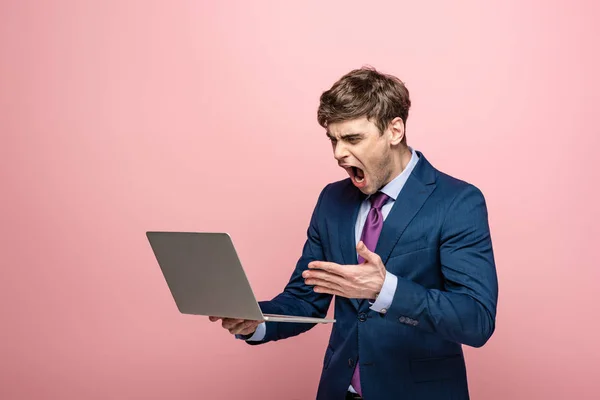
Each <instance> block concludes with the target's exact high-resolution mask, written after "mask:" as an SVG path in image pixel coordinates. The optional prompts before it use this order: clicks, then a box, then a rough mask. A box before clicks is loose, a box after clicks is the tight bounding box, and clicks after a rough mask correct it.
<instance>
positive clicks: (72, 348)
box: [0, 0, 600, 400]
mask: <svg viewBox="0 0 600 400" xmlns="http://www.w3.org/2000/svg"><path fill="white" fill-rule="evenodd" d="M216 3H217V2H216V1H215V2H209V1H204V2H202V1H170V2H167V1H152V2H150V1H142V0H139V1H126V2H125V1H96V2H90V1H76V0H73V1H55V2H50V1H38V2H33V1H18V0H14V1H2V2H1V5H0V50H1V57H0V132H1V135H2V141H1V144H0V156H1V157H0V160H1V161H0V162H1V164H0V166H1V169H0V172H1V175H0V177H1V188H2V202H1V205H2V207H1V212H0V226H1V227H2V231H1V233H0V235H1V240H0V246H1V248H0V250H1V255H2V257H1V270H0V274H1V275H0V324H1V329H0V398H2V399H29V398H31V399H33V398H36V399H41V398H44V399H109V398H110V399H167V398H178V399H195V398H210V399H231V398H238V397H239V396H245V397H244V398H252V399H254V398H256V399H258V398H261V399H309V398H314V393H315V391H316V388H317V384H318V378H319V374H320V368H321V365H322V360H323V353H324V349H325V346H326V342H327V337H328V334H329V329H330V327H327V326H319V327H317V328H315V329H313V330H312V331H310V332H308V333H307V334H304V335H301V336H300V337H297V338H294V339H292V340H287V341H282V342H277V343H274V344H270V345H267V346H261V347H250V346H246V345H245V344H244V343H242V342H239V341H235V340H234V339H233V338H232V337H231V336H229V334H228V333H227V332H225V331H223V330H222V329H221V328H220V326H219V325H217V324H211V323H209V322H208V320H207V319H206V318H204V317H192V316H184V315H181V314H179V313H178V312H177V310H176V308H175V305H174V303H173V300H172V298H171V296H170V293H169V292H168V289H167V286H166V284H165V282H164V280H163V277H162V275H161V272H160V269H159V268H158V266H157V264H156V261H155V259H154V258H153V255H152V253H151V250H150V248H149V246H148V243H147V241H146V238H145V235H144V232H145V231H146V230H158V229H165V230H191V231H204V230H208V231H210V230H217V231H228V232H230V233H231V235H232V236H233V238H234V240H235V242H236V244H237V245H238V246H239V251H240V256H241V258H242V260H243V262H244V264H245V266H246V267H247V270H248V275H249V278H250V280H251V282H252V284H253V285H254V287H255V290H256V292H257V296H258V297H259V298H260V299H267V298H270V297H271V296H274V295H275V294H277V293H278V292H279V291H280V290H281V289H282V288H283V285H284V284H285V283H286V282H287V279H288V277H289V276H290V274H291V272H292V269H293V268H294V265H295V262H296V259H297V258H298V256H299V255H300V251H301V247H302V244H303V241H304V237H305V232H306V227H307V224H308V220H309V217H310V213H311V211H312V208H313V206H314V204H315V201H316V198H317V195H318V194H319V191H320V190H321V188H322V187H323V186H324V185H325V184H326V183H328V182H330V181H333V180H338V179H342V178H344V177H345V173H344V171H342V170H341V169H340V168H338V167H337V166H336V164H335V162H334V160H333V157H332V154H331V151H330V146H329V145H328V143H327V141H326V138H325V135H324V132H323V130H322V129H321V128H320V127H319V126H318V125H317V122H316V108H317V105H318V97H319V95H320V93H321V92H322V91H323V90H326V89H327V88H329V87H330V85H331V84H332V83H333V82H334V81H335V80H336V79H338V78H339V77H340V76H341V75H342V74H344V73H346V72H348V71H349V70H350V69H353V68H357V67H360V66H362V65H363V64H370V65H373V66H375V67H377V68H378V69H380V70H382V71H383V72H389V73H393V74H395V75H397V76H399V77H400V78H401V79H403V80H404V81H405V82H406V84H407V86H408V88H409V90H410V91H411V94H412V99H413V109H412V110H411V114H410V117H409V119H408V126H407V135H408V140H409V144H410V145H412V146H414V147H415V148H417V149H418V150H421V151H423V152H424V154H425V155H426V156H427V157H428V159H429V160H430V161H431V162H432V163H433V164H434V166H436V167H438V168H440V169H442V170H443V171H445V172H447V173H450V174H452V175H455V176H457V177H460V178H462V179H465V180H468V181H470V182H472V183H474V184H476V185H477V186H478V187H480V188H481V189H482V190H483V192H484V194H485V195H486V198H487V201H488V206H489V212H490V222H491V227H492V234H493V239H494V245H495V251H496V260H497V267H498V275H499V280H500V301H499V307H498V317H497V330H496V333H495V335H494V336H493V337H492V339H491V340H490V341H489V342H488V344H487V345H486V346H485V347H483V348H481V349H471V348H466V356H467V362H468V372H469V379H470V388H471V393H472V397H473V398H474V399H486V400H495V399H502V400H505V399H575V398H577V399H592V398H598V397H597V396H598V395H599V394H598V393H599V392H600V379H599V378H598V364H599V362H600V340H598V337H599V336H600V335H599V334H598V332H597V331H598V328H599V322H598V321H599V317H600V309H599V304H600V302H599V301H598V295H597V294H596V293H597V287H598V279H599V278H600V273H599V272H598V261H597V251H596V249H597V247H598V243H597V242H596V240H595V239H598V237H600V235H599V233H600V232H599V218H598V217H599V212H598V204H600V196H599V194H598V189H597V185H598V183H599V182H600V176H599V175H600V174H599V172H600V162H599V161H598V155H597V148H598V146H599V145H600V139H599V133H600V132H599V131H598V121H597V117H596V115H597V112H598V111H597V108H598V105H599V104H600V95H599V93H600V85H599V84H600V78H598V75H597V74H598V71H600V62H599V60H598V43H597V38H598V37H599V36H600V28H599V26H598V24H597V18H598V16H599V7H598V6H597V3H596V2H594V1H591V0H589V1H576V2H570V1H562V2H559V1H550V2H541V1H525V2H523V1H516V0H512V1H502V2H500V1H497V2H494V5H491V4H490V3H485V4H484V2H481V1H475V0H470V1H461V2H456V1H446V2H442V1H437V2H398V1H379V2H372V3H368V2H364V1H329V2H321V1H302V2H295V5H292V3H291V2H289V3H288V2H285V3H286V4H285V5H283V4H281V3H283V2H279V1H272V2H268V3H267V2H257V1H252V2H250V1H248V2H246V1H238V2H225V1H224V2H219V3H220V5H215V4H216ZM211 4H212V5H211ZM267 384H268V385H269V387H268V388H267Z"/></svg>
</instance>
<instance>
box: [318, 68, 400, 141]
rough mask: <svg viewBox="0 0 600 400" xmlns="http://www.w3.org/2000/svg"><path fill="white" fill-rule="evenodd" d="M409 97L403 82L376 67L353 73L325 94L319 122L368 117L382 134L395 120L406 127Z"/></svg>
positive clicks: (319, 112)
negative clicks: (399, 119) (400, 120)
mask: <svg viewBox="0 0 600 400" xmlns="http://www.w3.org/2000/svg"><path fill="white" fill-rule="evenodd" d="M409 108H410V97H409V94H408V89H406V87H405V86H404V83H403V82H402V81H400V79H398V78H396V77H395V76H392V75H386V74H382V73H380V72H378V71H377V70H375V68H373V67H363V68H360V69H355V70H353V71H350V72H349V73H347V74H346V75H344V76H343V77H341V78H340V79H339V80H338V81H337V82H336V83H334V84H333V86H332V87H331V89H329V90H327V91H326V92H323V94H322V95H321V98H320V104H319V110H318V111H317V120H318V121H319V125H321V126H322V127H324V128H327V124H330V123H333V122H340V121H346V120H350V119H355V118H361V117H365V116H366V117H367V118H368V119H369V120H370V121H371V122H373V123H374V124H375V125H377V127H378V128H379V130H380V131H381V133H383V131H385V129H386V128H387V126H388V124H389V123H390V122H391V121H392V120H393V119H394V118H396V117H400V118H402V121H403V122H404V124H405V125H406V119H407V118H408V109H409Z"/></svg>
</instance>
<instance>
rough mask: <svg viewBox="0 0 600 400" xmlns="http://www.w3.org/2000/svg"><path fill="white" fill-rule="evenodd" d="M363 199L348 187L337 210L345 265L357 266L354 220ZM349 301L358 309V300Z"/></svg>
mask: <svg viewBox="0 0 600 400" xmlns="http://www.w3.org/2000/svg"><path fill="white" fill-rule="evenodd" d="M365 198H366V196H365V195H364V194H363V193H362V192H361V191H360V190H358V189H356V188H355V187H354V186H350V187H349V188H348V191H347V194H346V195H345V196H344V201H343V202H342V203H341V205H340V208H339V211H340V222H339V225H338V235H339V238H340V246H341V251H342V259H343V260H344V264H345V265H356V264H358V259H357V258H356V237H355V228H356V218H358V211H359V210H360V205H361V203H362V202H363V200H364V199H365ZM350 301H351V302H352V304H354V306H355V307H356V308H358V305H359V300H357V299H350Z"/></svg>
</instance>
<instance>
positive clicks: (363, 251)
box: [356, 240, 381, 264]
mask: <svg viewBox="0 0 600 400" xmlns="http://www.w3.org/2000/svg"><path fill="white" fill-rule="evenodd" d="M356 251H357V252H358V254H359V255H360V256H361V257H362V258H364V259H365V260H367V261H368V262H370V263H373V264H379V263H380V262H381V257H379V255H378V254H377V253H373V252H372V251H371V250H369V249H368V248H367V246H366V245H365V244H364V242H363V241H362V240H361V241H360V242H358V244H357V245H356Z"/></svg>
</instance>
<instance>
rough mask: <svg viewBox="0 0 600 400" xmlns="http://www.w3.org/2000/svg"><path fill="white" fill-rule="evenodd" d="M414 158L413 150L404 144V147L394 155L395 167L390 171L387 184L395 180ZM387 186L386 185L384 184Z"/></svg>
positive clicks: (393, 162)
mask: <svg viewBox="0 0 600 400" xmlns="http://www.w3.org/2000/svg"><path fill="white" fill-rule="evenodd" d="M411 158H412V151H411V150H410V149H409V148H408V146H402V149H401V150H399V152H398V153H397V154H396V155H395V156H394V157H392V164H393V167H392V169H391V171H390V175H389V178H388V179H387V182H386V183H385V184H386V185H387V184H388V183H390V182H391V181H393V180H394V179H395V178H396V177H397V176H398V175H400V174H401V173H402V171H404V170H405V169H406V167H407V166H408V163H409V162H410V159H411ZM384 186H385V185H384Z"/></svg>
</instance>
